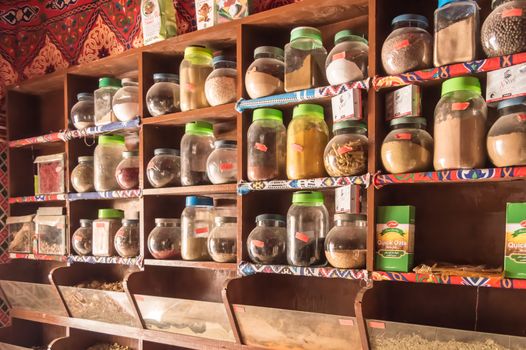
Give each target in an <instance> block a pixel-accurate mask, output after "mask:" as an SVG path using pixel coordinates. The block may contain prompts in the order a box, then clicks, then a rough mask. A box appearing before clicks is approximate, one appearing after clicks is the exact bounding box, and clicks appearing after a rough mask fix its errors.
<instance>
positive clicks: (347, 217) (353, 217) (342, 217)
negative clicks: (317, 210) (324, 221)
mask: <svg viewBox="0 0 526 350" xmlns="http://www.w3.org/2000/svg"><path fill="white" fill-rule="evenodd" d="M334 221H367V215H365V214H347V213H341V214H334Z"/></svg>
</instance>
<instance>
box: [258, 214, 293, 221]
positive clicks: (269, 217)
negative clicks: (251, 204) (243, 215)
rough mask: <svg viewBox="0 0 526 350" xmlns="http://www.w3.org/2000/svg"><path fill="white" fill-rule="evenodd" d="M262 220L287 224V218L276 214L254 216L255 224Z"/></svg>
mask: <svg viewBox="0 0 526 350" xmlns="http://www.w3.org/2000/svg"><path fill="white" fill-rule="evenodd" d="M263 220H274V221H280V222H283V223H286V222H287V218H286V217H285V216H283V215H278V214H261V215H258V216H256V223H258V222H260V221H263Z"/></svg>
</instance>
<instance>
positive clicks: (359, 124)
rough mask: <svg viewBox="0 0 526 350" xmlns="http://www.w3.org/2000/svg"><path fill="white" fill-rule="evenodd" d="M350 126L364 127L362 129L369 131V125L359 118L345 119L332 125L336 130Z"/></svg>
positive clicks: (334, 130)
mask: <svg viewBox="0 0 526 350" xmlns="http://www.w3.org/2000/svg"><path fill="white" fill-rule="evenodd" d="M349 128H360V129H362V130H361V131H363V132H367V125H365V123H363V122H360V121H357V120H344V121H341V122H337V123H334V125H333V126H332V131H333V132H336V131H338V130H344V129H349Z"/></svg>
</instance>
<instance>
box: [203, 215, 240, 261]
mask: <svg viewBox="0 0 526 350" xmlns="http://www.w3.org/2000/svg"><path fill="white" fill-rule="evenodd" d="M215 224H216V226H215V227H214V229H213V230H212V232H210V236H209V237H208V254H210V256H211V257H212V260H214V261H216V262H219V263H229V262H235V261H236V257H237V249H236V247H237V243H236V242H237V218H236V217H233V216H218V217H216V218H215Z"/></svg>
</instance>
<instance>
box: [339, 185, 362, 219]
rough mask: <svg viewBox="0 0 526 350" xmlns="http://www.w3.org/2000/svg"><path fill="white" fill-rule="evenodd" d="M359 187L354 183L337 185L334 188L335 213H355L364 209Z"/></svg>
mask: <svg viewBox="0 0 526 350" xmlns="http://www.w3.org/2000/svg"><path fill="white" fill-rule="evenodd" d="M362 197H363V196H362V195H361V188H360V186H356V185H347V186H343V187H338V188H336V190H335V210H336V213H348V214H356V213H361V212H363V211H365V209H366V208H365V206H362V203H361V200H362Z"/></svg>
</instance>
